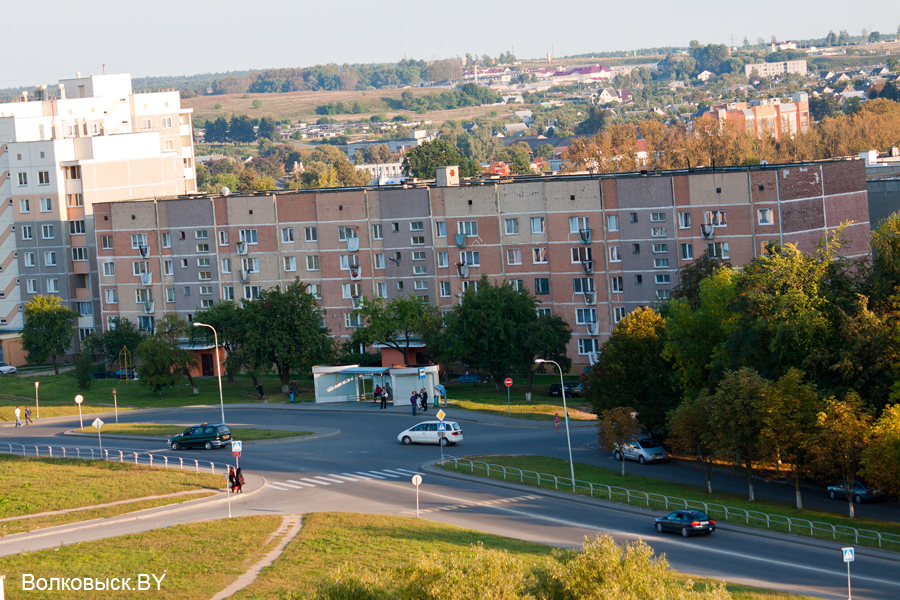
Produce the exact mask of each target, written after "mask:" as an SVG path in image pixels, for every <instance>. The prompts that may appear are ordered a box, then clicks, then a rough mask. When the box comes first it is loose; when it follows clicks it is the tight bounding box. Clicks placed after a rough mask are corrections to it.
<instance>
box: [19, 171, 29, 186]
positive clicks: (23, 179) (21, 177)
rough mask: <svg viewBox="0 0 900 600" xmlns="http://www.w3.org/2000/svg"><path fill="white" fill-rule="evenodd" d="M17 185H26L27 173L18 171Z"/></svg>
mask: <svg viewBox="0 0 900 600" xmlns="http://www.w3.org/2000/svg"><path fill="white" fill-rule="evenodd" d="M19 185H20V186H26V185H28V173H19Z"/></svg>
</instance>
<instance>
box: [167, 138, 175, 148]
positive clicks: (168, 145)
mask: <svg viewBox="0 0 900 600" xmlns="http://www.w3.org/2000/svg"><path fill="white" fill-rule="evenodd" d="M174 149H175V142H174V141H173V140H166V150H174Z"/></svg>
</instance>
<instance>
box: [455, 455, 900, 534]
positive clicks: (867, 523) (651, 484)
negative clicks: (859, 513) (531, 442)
mask: <svg viewBox="0 0 900 600" xmlns="http://www.w3.org/2000/svg"><path fill="white" fill-rule="evenodd" d="M466 458H468V459H471V460H476V461H481V462H486V463H490V464H492V465H500V466H504V467H507V468H508V467H513V468H516V469H522V470H526V471H535V472H538V473H541V474H547V475H555V476H556V477H558V478H559V479H560V480H562V478H565V480H566V481H568V480H569V477H570V473H569V462H568V461H566V460H561V459H557V458H550V457H546V456H469V457H466ZM438 466H440V467H441V468H444V469H446V470H450V471H452V470H454V465H453V463H452V462H449V461H448V462H447V463H446V464H444V465H438ZM574 466H575V479H576V480H578V481H583V482H589V483H593V484H594V485H595V486H596V485H598V484H600V485H608V486H618V487H621V488H627V489H629V490H636V491H640V492H646V493H648V494H660V495H664V496H669V497H677V498H683V499H685V500H688V501H691V502H694V503H702V502H707V503H710V504H722V505H725V506H728V507H729V508H741V509H745V510H748V511H758V512H761V513H767V514H769V515H781V516H785V517H791V518H794V519H806V520H808V521H818V522H821V523H828V524H830V525H837V526H842V527H854V528H857V529H868V530H870V531H879V532H881V533H891V534H894V535H900V524H898V523H893V522H890V521H879V520H876V519H864V518H859V517H857V518H855V519H850V518H849V517H843V516H840V515H837V514H835V513H831V512H825V511H820V510H808V509H804V510H798V509H797V508H796V507H795V506H793V505H789V504H784V503H781V502H773V501H770V500H756V501H755V502H750V501H749V500H747V497H746V496H743V495H738V494H731V493H727V492H714V493H713V494H712V495H710V494H708V493H707V492H706V489H705V488H701V487H697V486H692V485H687V484H682V483H676V482H671V481H664V480H661V479H653V478H651V477H644V476H642V475H634V474H628V475H626V476H625V477H622V476H621V474H620V471H619V470H613V469H605V468H603V467H597V466H593V465H586V464H583V463H575V465H574ZM459 471H461V472H464V473H465V472H467V473H471V471H470V469H469V467H468V465H465V464H463V463H461V464H460V465H459ZM474 474H475V475H478V476H482V477H483V476H485V472H484V469H476V471H475V473H474ZM490 478H491V479H503V473H502V472H500V471H495V470H491V473H490ZM507 480H509V481H515V482H516V483H525V484H526V485H532V486H536V485H537V481H536V480H535V479H534V478H533V477H532V479H531V480H529V479H527V478H526V479H525V480H524V482H523V481H521V478H520V477H519V475H518V473H516V474H515V475H510V474H508V475H507ZM715 485H716V479H715V476H714V477H713V489H715ZM540 487H544V488H551V489H555V488H556V485H555V483H554V482H553V481H552V480H547V479H543V480H542V481H541V486H540ZM570 487H571V486H569V488H570ZM558 489H559V490H560V491H571V490H570V489H567V486H566V485H565V484H563V483H560V485H559V488H558ZM578 493H580V494H584V495H587V494H589V493H590V492H589V491H588V490H587V489H580V488H579V489H578ZM594 497H595V498H603V499H609V497H608V496H607V495H606V492H605V491H603V492H601V491H600V490H599V489H597V488H596V487H595V491H594ZM613 500H614V501H620V502H626V501H627V499H626V496H625V495H624V492H622V493H621V494H614V495H613ZM630 503H631V504H634V505H637V506H644V507H646V506H647V501H646V499H643V498H640V499H639V498H636V497H633V498H632V499H631V502H630ZM840 506H846V504H845V503H844V504H836V507H840ZM650 507H651V508H654V509H657V510H666V507H665V504H664V503H663V502H656V501H654V500H652V499H651V501H650ZM675 508H678V507H677V506H672V505H670V508H669V510H674V509H675ZM709 512H710V514H711V516H712V517H713V518H715V519H717V520H723V521H724V520H725V515H724V513H720V512H716V511H713V510H712V509H711V510H710V511H709ZM728 521H729V522H732V523H736V524H740V525H745V526H750V527H761V528H765V524H764V523H763V524H761V525H760V524H759V523H756V522H754V520H753V519H752V518H751V520H750V523H749V525H748V523H747V522H746V520H745V519H744V518H743V517H739V516H736V515H731V517H729V519H728ZM771 529H772V531H780V532H784V533H787V531H788V529H787V526H784V525H780V524H775V523H773V525H772V528H771ZM793 533H795V534H797V533H799V534H801V535H807V536H808V535H809V530H808V529H807V530H806V533H805V534H804V533H803V532H802V531H798V530H797V528H793ZM816 537H823V535H822V534H819V533H817V534H816ZM827 539H832V536H831V535H830V534H829V535H827ZM837 540H838V541H854V539H853V536H852V535H851V536H849V537H847V536H841V535H840V534H838V536H837ZM859 543H860V545H867V546H875V547H877V545H878V544H877V541H875V542H872V541H869V540H864V539H862V538H860V540H859ZM884 548H885V549H886V550H895V551H896V550H900V544H891V543H885V545H884Z"/></svg>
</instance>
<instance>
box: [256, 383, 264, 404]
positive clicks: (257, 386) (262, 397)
mask: <svg viewBox="0 0 900 600" xmlns="http://www.w3.org/2000/svg"><path fill="white" fill-rule="evenodd" d="M256 391H257V392H258V393H259V401H260V402H262V401H263V399H264V398H265V395H263V387H262V384H261V383H257V384H256Z"/></svg>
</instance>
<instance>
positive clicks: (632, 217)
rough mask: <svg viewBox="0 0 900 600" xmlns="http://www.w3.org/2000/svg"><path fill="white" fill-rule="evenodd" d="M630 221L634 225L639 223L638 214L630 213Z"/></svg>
mask: <svg viewBox="0 0 900 600" xmlns="http://www.w3.org/2000/svg"><path fill="white" fill-rule="evenodd" d="M628 220H629V221H630V222H632V223H637V222H638V215H637V213H628Z"/></svg>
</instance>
